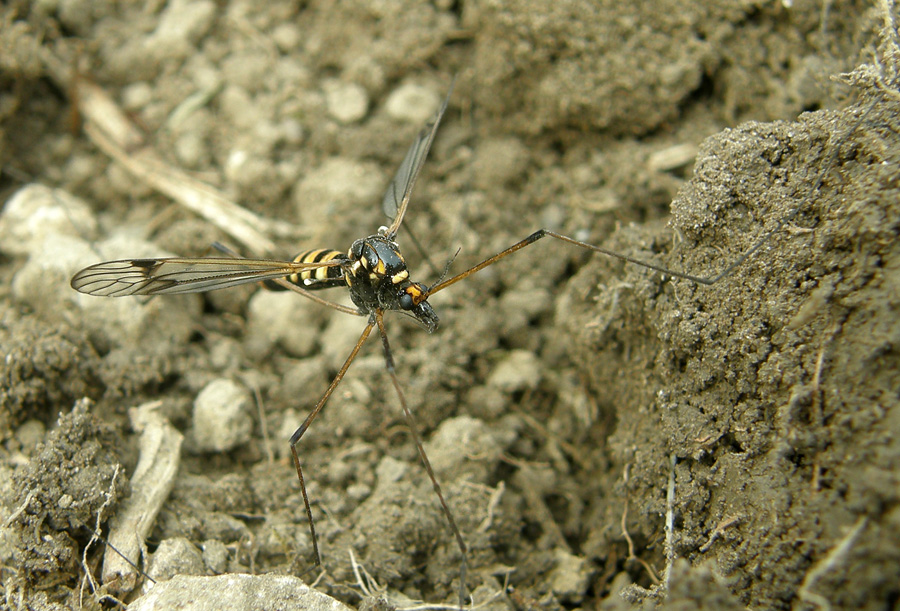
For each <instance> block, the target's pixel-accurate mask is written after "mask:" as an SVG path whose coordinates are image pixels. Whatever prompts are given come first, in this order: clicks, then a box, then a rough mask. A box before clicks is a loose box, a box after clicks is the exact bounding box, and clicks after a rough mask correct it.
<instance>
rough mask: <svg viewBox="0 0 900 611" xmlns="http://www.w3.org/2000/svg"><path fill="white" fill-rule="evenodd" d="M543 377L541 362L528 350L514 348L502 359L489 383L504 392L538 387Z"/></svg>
mask: <svg viewBox="0 0 900 611" xmlns="http://www.w3.org/2000/svg"><path fill="white" fill-rule="evenodd" d="M540 379H541V363H540V361H539V360H538V358H537V357H536V356H535V355H534V354H533V353H531V352H528V351H527V350H512V351H510V352H509V354H507V355H506V357H505V358H504V359H503V360H502V361H500V362H499V363H498V364H497V366H496V367H494V371H492V372H491V375H490V377H489V378H488V384H489V385H490V386H493V387H495V388H499V389H500V390H502V391H503V392H516V391H522V390H531V389H534V388H537V385H538V382H539V381H540Z"/></svg>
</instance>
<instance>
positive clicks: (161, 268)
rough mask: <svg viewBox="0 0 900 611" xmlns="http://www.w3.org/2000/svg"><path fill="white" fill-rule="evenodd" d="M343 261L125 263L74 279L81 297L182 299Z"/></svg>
mask: <svg viewBox="0 0 900 611" xmlns="http://www.w3.org/2000/svg"><path fill="white" fill-rule="evenodd" d="M340 264H341V261H340V260H332V261H325V262H322V263H296V262H293V261H275V260H270V259H233V258H230V257H220V258H212V257H211V258H202V259H200V258H198V259H181V258H171V259H168V258H167V259H123V260H121V261H105V262H103V263H97V264H96V265H91V266H90V267H86V268H84V269H83V270H81V271H80V272H78V273H77V274H75V275H74V276H73V277H72V281H71V283H70V284H71V286H72V288H73V289H75V290H76V291H78V292H80V293H85V294H87V295H98V296H102V297H124V296H126V295H179V294H183V293H202V292H204V291H213V290H216V289H224V288H228V287H232V286H237V285H239V284H248V283H251V282H259V281H260V280H269V279H274V278H283V277H285V276H290V275H291V274H296V273H300V272H303V271H307V270H310V269H318V268H320V267H331V266H336V265H340Z"/></svg>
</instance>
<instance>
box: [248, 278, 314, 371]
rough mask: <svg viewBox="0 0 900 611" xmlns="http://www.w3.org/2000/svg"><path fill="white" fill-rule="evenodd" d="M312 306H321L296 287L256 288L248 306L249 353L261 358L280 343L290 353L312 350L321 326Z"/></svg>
mask: <svg viewBox="0 0 900 611" xmlns="http://www.w3.org/2000/svg"><path fill="white" fill-rule="evenodd" d="M310 307H315V308H319V307H321V306H319V305H318V304H316V303H312V302H310V301H309V300H308V299H304V298H303V297H300V296H299V295H296V294H295V293H294V292H293V291H257V292H256V293H255V294H254V295H253V297H251V298H250V302H249V304H248V306H247V333H246V335H245V342H244V347H245V349H246V350H247V353H248V354H250V355H251V356H255V357H258V358H261V357H264V356H266V355H267V354H268V353H269V352H270V351H271V350H272V348H273V346H275V345H276V344H278V345H280V346H281V347H282V348H284V350H285V351H286V352H287V353H288V354H290V355H291V356H295V357H303V356H309V355H310V354H312V352H313V351H314V350H315V348H316V345H317V341H318V333H316V332H314V330H315V329H317V328H318V326H317V325H316V323H315V320H314V318H313V316H312V313H311V312H310Z"/></svg>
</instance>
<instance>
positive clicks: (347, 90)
mask: <svg viewBox="0 0 900 611" xmlns="http://www.w3.org/2000/svg"><path fill="white" fill-rule="evenodd" d="M324 89H325V104H326V107H327V108H328V114H329V115H331V116H332V117H333V118H334V119H336V120H337V121H338V122H339V123H343V124H348V123H356V122H357V121H359V120H360V119H362V118H363V117H365V116H366V113H367V112H368V110H369V94H368V93H366V90H365V89H364V88H363V87H362V86H360V85H357V84H356V83H344V82H341V81H328V82H326V83H325V85H324Z"/></svg>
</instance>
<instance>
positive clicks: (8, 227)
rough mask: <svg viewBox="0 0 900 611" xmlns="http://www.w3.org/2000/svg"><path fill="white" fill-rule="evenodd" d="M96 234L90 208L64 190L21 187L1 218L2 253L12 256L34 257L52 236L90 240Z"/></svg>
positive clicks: (95, 226) (35, 185) (0, 238)
mask: <svg viewBox="0 0 900 611" xmlns="http://www.w3.org/2000/svg"><path fill="white" fill-rule="evenodd" d="M96 232H97V222H96V221H95V220H94V216H93V214H92V212H91V208H90V206H88V205H87V204H86V203H85V202H84V201H82V200H81V199H79V198H77V197H75V196H74V195H71V194H70V193H67V192H66V191H63V190H62V189H51V188H50V187H45V186H44V185H38V184H31V185H26V186H24V187H22V188H21V189H19V190H18V191H16V192H15V193H14V194H13V195H12V197H10V198H9V200H8V201H7V202H6V205H5V206H4V207H3V212H2V214H0V250H2V251H3V252H5V253H8V254H11V255H32V254H35V253H36V252H38V251H39V250H40V249H41V248H42V247H43V245H44V242H45V241H46V240H47V238H48V237H49V236H54V235H67V236H72V237H76V238H81V239H91V238H92V237H93V236H94V235H95V234H96Z"/></svg>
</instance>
